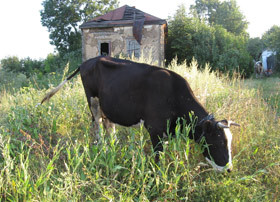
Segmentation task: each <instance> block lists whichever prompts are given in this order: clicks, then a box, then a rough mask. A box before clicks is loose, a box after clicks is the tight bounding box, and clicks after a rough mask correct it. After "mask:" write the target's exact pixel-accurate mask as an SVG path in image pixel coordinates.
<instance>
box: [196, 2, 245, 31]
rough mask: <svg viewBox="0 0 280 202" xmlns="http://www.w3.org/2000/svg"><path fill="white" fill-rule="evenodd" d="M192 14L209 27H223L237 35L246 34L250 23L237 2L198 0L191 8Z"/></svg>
mask: <svg viewBox="0 0 280 202" xmlns="http://www.w3.org/2000/svg"><path fill="white" fill-rule="evenodd" d="M191 10H192V14H193V15H194V16H197V17H198V18H199V19H200V20H206V21H207V22H208V23H209V25H221V26H222V27H223V28H225V29H226V30H227V31H228V32H231V33H233V34H235V35H240V34H246V29H247V28H248V22H247V21H246V19H245V16H244V15H243V14H242V12H241V11H240V8H239V7H238V5H237V3H236V0H227V1H223V2H221V1H220V0H196V1H195V5H192V6H191Z"/></svg>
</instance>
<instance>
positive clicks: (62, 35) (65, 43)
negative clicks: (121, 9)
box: [40, 0, 118, 55]
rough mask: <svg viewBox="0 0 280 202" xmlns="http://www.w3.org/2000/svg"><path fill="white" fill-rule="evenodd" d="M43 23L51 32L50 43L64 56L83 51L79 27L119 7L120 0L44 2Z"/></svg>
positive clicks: (56, 0)
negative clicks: (68, 53)
mask: <svg viewBox="0 0 280 202" xmlns="http://www.w3.org/2000/svg"><path fill="white" fill-rule="evenodd" d="M42 5H43V10H41V11H40V14H41V23H42V25H43V26H45V27H47V28H48V30H49V32H50V40H51V41H50V43H51V44H52V45H54V46H55V47H56V48H57V50H58V52H59V53H60V54H62V55H64V54H65V53H67V52H69V51H75V50H78V49H81V45H82V43H81V32H80V29H79V26H80V25H81V24H82V23H83V22H85V21H87V20H89V19H91V18H93V17H95V16H98V15H102V14H104V13H106V12H108V11H109V10H112V9H114V8H116V7H117V6H118V0H99V1H93V0H44V1H43V3H42Z"/></svg>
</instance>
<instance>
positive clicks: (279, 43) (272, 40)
mask: <svg viewBox="0 0 280 202" xmlns="http://www.w3.org/2000/svg"><path fill="white" fill-rule="evenodd" d="M262 40H263V42H264V45H265V47H266V48H268V49H271V50H273V51H276V57H277V66H278V70H279V66H280V26H277V25H274V26H272V27H271V28H270V29H269V30H268V31H267V32H265V33H264V35H263V36H262Z"/></svg>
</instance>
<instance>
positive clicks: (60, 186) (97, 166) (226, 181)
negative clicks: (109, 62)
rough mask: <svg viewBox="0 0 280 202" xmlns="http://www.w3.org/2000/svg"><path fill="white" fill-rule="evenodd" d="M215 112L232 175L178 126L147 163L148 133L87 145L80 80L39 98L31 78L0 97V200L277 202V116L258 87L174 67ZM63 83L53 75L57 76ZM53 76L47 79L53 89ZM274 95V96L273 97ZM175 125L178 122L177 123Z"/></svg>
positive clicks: (122, 131)
mask: <svg viewBox="0 0 280 202" xmlns="http://www.w3.org/2000/svg"><path fill="white" fill-rule="evenodd" d="M169 68H170V69H172V70H173V71H176V72H178V73H179V74H180V75H182V76H183V77H184V78H186V79H187V80H188V82H189V83H190V85H191V87H192V89H193V91H194V93H195V95H196V96H197V97H198V99H199V100H200V101H201V102H202V103H203V105H205V106H206V108H207V109H208V111H209V112H212V113H214V114H215V116H216V117H217V119H223V118H227V119H232V120H234V121H235V122H238V123H239V124H241V128H232V133H233V136H234V137H233V156H234V158H233V164H234V170H233V172H232V173H230V174H225V173H217V172H215V171H213V169H212V168H211V167H209V166H207V165H205V161H204V160H203V157H202V155H201V149H200V148H199V146H197V145H196V144H194V143H193V142H192V141H191V140H189V139H188V138H186V133H183V134H181V133H180V132H179V131H180V130H177V133H176V137H175V138H173V139H170V140H169V142H168V144H167V143H165V144H164V152H163V153H162V154H161V156H160V163H159V164H156V163H155V162H154V154H153V153H152V145H151V141H150V140H149V135H148V133H147V131H146V130H145V129H144V128H143V127H141V128H140V129H135V128H124V127H119V128H118V132H117V139H115V137H114V135H112V134H111V135H105V136H103V138H102V144H98V145H95V144H93V142H94V141H93V139H94V137H93V136H92V134H91V132H90V131H91V130H90V129H91V118H90V113H89V109H88V106H87V103H86V99H85V95H84V92H83V87H82V84H81V80H80V78H79V77H77V78H75V79H74V80H73V82H72V83H68V84H66V86H64V88H63V89H62V90H61V91H60V92H59V93H58V94H57V95H56V96H54V97H53V98H52V99H51V100H50V102H49V103H47V104H44V105H37V103H38V102H40V100H41V98H42V97H43V95H44V94H45V93H46V91H47V89H40V87H39V85H38V86H36V85H35V84H34V85H31V86H30V87H23V88H20V89H19V90H17V91H12V92H10V91H2V92H1V96H0V123H1V124H0V152H1V156H0V197H1V199H2V200H3V201H49V200H55V201H66V200H74V201H93V200H96V201H184V200H189V201H249V200H252V201H277V200H279V198H280V190H279V178H280V160H279V156H280V146H279V144H280V136H279V131H280V120H279V117H278V116H277V115H276V110H274V108H273V107H271V105H273V103H269V104H268V103H267V102H266V100H265V99H263V94H262V93H263V91H262V90H259V89H258V88H250V87H248V85H247V84H246V85H245V84H244V81H243V80H241V79H239V78H231V79H230V78H229V77H227V76H223V75H220V76H217V74H215V73H213V72H210V68H205V70H202V71H200V70H198V69H197V65H196V63H195V62H193V63H192V65H191V66H190V67H187V66H186V64H177V63H176V61H173V63H172V64H171V65H170V67H169ZM60 80H61V79H60ZM58 83H59V81H57V80H56V81H55V82H54V83H53V84H52V85H53V86H55V85H57V84H58ZM276 99H278V98H276ZM178 127H179V126H178Z"/></svg>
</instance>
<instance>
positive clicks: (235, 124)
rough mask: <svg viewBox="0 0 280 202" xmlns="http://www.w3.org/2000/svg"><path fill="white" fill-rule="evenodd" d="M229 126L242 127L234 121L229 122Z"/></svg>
mask: <svg viewBox="0 0 280 202" xmlns="http://www.w3.org/2000/svg"><path fill="white" fill-rule="evenodd" d="M228 125H229V126H238V127H240V125H239V124H238V123H235V122H233V121H228Z"/></svg>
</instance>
